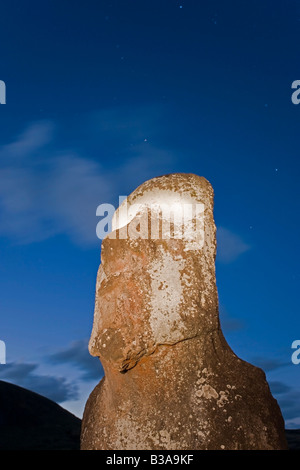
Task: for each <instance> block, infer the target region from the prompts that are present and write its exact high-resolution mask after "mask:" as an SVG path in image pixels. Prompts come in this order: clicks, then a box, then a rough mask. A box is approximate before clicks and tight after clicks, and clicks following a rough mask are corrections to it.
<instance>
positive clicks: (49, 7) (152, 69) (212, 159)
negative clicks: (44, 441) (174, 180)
mask: <svg viewBox="0 0 300 470" xmlns="http://www.w3.org/2000/svg"><path fill="white" fill-rule="evenodd" d="M299 44H300V2H299V0H294V1H291V0H285V1H283V0H282V1H279V0H277V1H274V0H273V1H270V0H264V1H261V0H251V1H250V0H245V1H233V0H229V1H227V2H224V0H216V1H214V0H212V1H209V2H208V1H205V2H204V1H199V0H180V1H177V0H151V1H148V0H143V1H140V0H128V1H121V0H110V1H104V0H103V1H101V0H100V1H99V0H98V1H96V0H95V1H94V0H87V1H86V2H79V1H76V0H75V1H72V2H70V1H67V0H59V1H58V0H51V1H50V0H44V1H43V2H40V1H35V0H31V1H27V2H25V1H21V0H10V1H7V0H3V1H2V3H1V15H0V45H1V62H0V79H1V80H3V81H5V83H6V91H7V95H6V105H1V106H0V256H1V258H0V260H1V262H0V276H1V283H0V289H1V293H0V312H1V324H0V326H1V328H0V339H1V340H3V341H5V343H6V348H7V357H6V361H7V363H6V364H3V365H1V366H0V379H3V380H6V381H10V382H12V383H15V384H18V385H21V386H23V387H25V388H29V389H31V390H34V391H36V392H38V393H41V394H43V395H45V396H48V397H49V398H51V399H53V400H55V401H57V402H58V403H60V404H61V405H62V406H63V407H65V408H67V409H68V410H70V411H71V412H73V413H74V414H76V415H78V416H81V415H82V411H83V407H84V404H85V401H86V399H87V397H88V395H89V393H90V392H91V391H92V389H93V388H94V386H95V385H96V383H97V382H98V381H99V380H100V378H101V376H102V369H101V365H100V363H99V360H98V359H96V358H91V357H90V356H89V353H88V351H87V343H88V339H89V337H90V333H91V328H92V322H93V309H94V293H95V282H96V273H97V269H98V265H99V261H100V249H101V241H100V240H99V239H98V238H97V236H96V225H97V223H98V221H99V218H98V217H96V208H97V206H98V205H99V204H102V203H111V204H114V205H115V206H116V205H117V203H118V198H119V195H127V194H129V193H130V192H131V191H133V190H134V189H135V188H136V186H138V185H139V184H141V183H142V182H144V181H145V180H146V179H149V178H151V177H154V176H158V175H161V174H165V173H173V172H190V173H196V174H198V175H200V176H204V177H206V178H207V179H208V180H209V181H210V183H211V184H212V185H213V188H214V191H215V212H214V213H215V221H216V225H217V228H218V235H217V237H218V253H217V261H216V273H217V286H218V292H219V301H220V318H221V324H222V327H223V331H224V334H225V337H226V339H227V341H228V343H229V345H230V346H231V347H232V349H233V350H234V351H235V353H236V354H237V355H238V356H240V357H241V358H242V359H245V360H247V361H249V362H252V363H253V364H255V365H259V366H260V367H262V368H263V369H264V370H265V372H266V374H267V378H268V381H269V383H270V387H271V390H272V392H273V395H274V396H275V398H276V399H277V400H278V402H279V404H280V406H281V409H282V412H283V415H284V418H285V421H286V426H287V427H289V428H292V427H300V402H299V399H298V397H299V393H300V365H299V366H297V365H294V364H293V363H292V361H291V355H292V352H293V350H292V349H291V344H292V342H293V341H294V340H297V339H300V321H299V262H300V260H299V230H300V222H299V213H300V191H299V177H300V163H299V150H300V143H299V133H300V106H297V105H295V104H293V103H292V100H291V96H292V92H293V90H292V89H291V85H292V82H293V81H294V80H297V79H298V80H300V61H299Z"/></svg>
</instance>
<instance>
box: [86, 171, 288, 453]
mask: <svg viewBox="0 0 300 470" xmlns="http://www.w3.org/2000/svg"><path fill="white" fill-rule="evenodd" d="M213 197H214V195H213V189H212V187H211V185H210V183H209V182H208V181H207V180H206V179H205V178H203V177H199V176H196V175H194V174H182V173H175V174H170V175H165V176H160V177H157V178H153V179H151V180H149V181H146V182H145V183H143V184H142V185H141V186H139V187H138V188H137V189H136V190H135V191H134V192H133V193H132V194H131V195H130V196H129V197H128V198H127V199H126V200H125V201H124V202H123V203H122V204H121V206H120V207H119V208H118V210H117V211H116V212H115V214H114V218H113V227H112V232H111V233H110V234H109V235H107V236H106V238H105V239H104V240H103V242H102V250H101V264H100V268H99V271H98V276H97V286H96V302H95V314H94V324H93V331H92V335H91V339H90V343H89V350H90V353H91V354H92V355H93V356H98V357H99V358H100V360H101V363H102V365H103V368H104V371H105V376H104V377H103V379H102V380H101V381H100V383H99V384H98V385H97V386H96V388H95V389H94V390H93V391H92V393H91V395H90V397H89V399H88V401H87V404H86V407H85V411H84V416H83V422H82V435H81V448H82V449H102V450H204V449H208V450H212V449H213V450H215V449H270V450H271V449H286V448H287V443H286V439H285V431H284V421H283V418H282V415H281V411H280V408H279V406H278V404H277V401H276V400H275V399H274V398H273V396H272V395H271V393H270V389H269V386H268V383H267V381H266V378H265V374H264V372H263V371H262V370H261V369H259V368H257V367H254V366H253V365H251V364H249V363H247V362H245V361H243V360H241V359H240V358H238V357H237V356H236V355H235V354H234V352H233V351H232V350H231V348H230V347H229V345H228V344H227V342H226V340H225V338H224V336H223V334H222V331H221V328H220V322H219V310H218V293H217V287H216V279H215V255H216V227H215V223H214V217H213Z"/></svg>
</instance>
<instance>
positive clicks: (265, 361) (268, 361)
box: [251, 356, 291, 372]
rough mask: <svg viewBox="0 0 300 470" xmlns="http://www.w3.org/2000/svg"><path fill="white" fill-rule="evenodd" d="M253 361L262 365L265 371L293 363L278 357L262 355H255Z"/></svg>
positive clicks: (258, 365)
mask: <svg viewBox="0 0 300 470" xmlns="http://www.w3.org/2000/svg"><path fill="white" fill-rule="evenodd" d="M251 362H252V363H253V364H254V365H256V366H257V367H260V368H261V369H263V370H264V371H265V372H270V371H273V370H277V369H279V368H281V367H286V366H290V365H291V363H290V362H288V361H282V360H280V359H276V358H267V357H261V356H255V357H253V358H252V360H251Z"/></svg>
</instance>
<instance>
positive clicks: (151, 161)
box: [0, 109, 174, 244]
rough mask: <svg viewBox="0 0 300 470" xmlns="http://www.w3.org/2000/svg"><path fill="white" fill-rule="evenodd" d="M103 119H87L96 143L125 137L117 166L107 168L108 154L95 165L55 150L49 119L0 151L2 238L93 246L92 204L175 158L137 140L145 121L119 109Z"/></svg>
mask: <svg viewBox="0 0 300 470" xmlns="http://www.w3.org/2000/svg"><path fill="white" fill-rule="evenodd" d="M140 112H141V111H139V113H140ZM144 113H145V114H147V109H144ZM106 114H107V113H106ZM105 116H106V115H105V113H104V114H103V113H102V114H101V115H99V114H98V115H97V116H94V117H93V118H94V120H96V122H97V125H98V127H97V128H94V132H96V130H97V132H98V134H97V139H98V144H99V145H100V144H101V142H103V141H104V140H105V139H106V141H107V139H108V144H109V145H111V146H113V145H116V142H118V145H119V147H120V145H121V142H120V140H121V141H122V138H123V139H124V141H125V140H126V145H124V147H123V152H124V154H123V155H122V157H124V158H123V159H120V160H119V163H118V164H114V165H111V160H110V157H111V155H109V156H108V157H107V156H106V157H105V158H104V156H103V158H102V159H100V160H99V159H98V160H95V159H93V158H91V157H89V156H86V155H83V154H82V150H81V151H80V152H78V151H76V149H75V150H65V149H64V148H60V147H59V146H58V145H57V143H56V141H55V129H56V126H55V124H54V123H53V122H49V121H43V122H36V123H32V124H30V125H29V126H28V127H27V128H26V129H25V130H24V131H23V132H22V133H21V134H20V135H19V136H18V137H17V138H16V139H15V140H14V141H13V142H11V143H8V144H5V145H2V147H0V180H1V186H0V236H6V237H9V238H12V239H13V240H15V241H16V242H18V243H30V242H34V241H39V240H43V239H47V238H49V237H51V236H54V235H57V234H62V233H63V234H67V235H68V236H69V237H70V238H71V239H72V240H73V241H74V242H76V243H84V244H86V243H88V244H89V243H97V242H98V240H97V237H96V225H97V218H96V208H97V206H98V205H99V204H101V203H112V201H113V200H115V201H117V198H118V196H119V195H124V191H127V192H125V195H126V194H128V192H130V191H131V190H133V189H134V188H135V187H136V186H137V185H139V184H141V183H142V182H143V181H145V180H146V179H148V178H151V177H154V176H157V174H160V173H164V172H165V171H166V170H167V169H170V167H168V165H170V164H171V162H174V154H172V153H171V152H167V151H166V150H165V149H164V148H162V147H160V146H159V145H158V144H155V143H153V142H149V141H148V139H147V137H144V138H143V136H144V135H145V136H146V135H148V134H149V132H150V131H149V129H150V128H151V126H150V121H149V119H150V118H149V117H148V118H147V119H146V118H144V121H143V119H141V116H140V115H139V114H137V115H135V114H134V112H132V116H131V121H132V122H131V123H130V121H129V122H126V118H127V116H126V113H125V114H124V112H123V114H122V113H121V115H120V113H118V110H114V111H110V113H108V115H107V116H106V119H105ZM134 116H135V117H134ZM152 119H153V117H152ZM147 120H148V121H149V122H148V124H149V126H146V125H145V126H146V127H143V125H142V124H143V122H144V124H145V122H147ZM104 123H105V125H104ZM141 123H142V124H141ZM152 124H153V126H152V132H153V129H155V128H156V126H155V125H154V123H152ZM141 126H142V127H141ZM147 130H148V133H146V131H147ZM125 136H126V138H125ZM119 150H120V148H119Z"/></svg>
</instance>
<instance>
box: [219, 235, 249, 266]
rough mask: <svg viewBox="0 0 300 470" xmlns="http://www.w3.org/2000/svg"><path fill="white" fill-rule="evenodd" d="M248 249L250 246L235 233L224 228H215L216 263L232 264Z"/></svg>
mask: <svg viewBox="0 0 300 470" xmlns="http://www.w3.org/2000/svg"><path fill="white" fill-rule="evenodd" d="M250 248H251V246H250V245H249V244H247V243H245V242H244V241H243V240H242V238H241V237H240V236H239V235H237V234H236V233H233V232H232V231H230V230H228V229H227V228H225V227H218V228H217V257H216V259H217V261H219V262H221V263H224V264H227V263H232V262H233V261H235V260H236V259H237V258H238V257H239V256H241V255H242V254H243V253H246V252H247V251H248V250H250Z"/></svg>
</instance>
